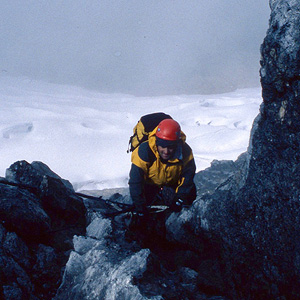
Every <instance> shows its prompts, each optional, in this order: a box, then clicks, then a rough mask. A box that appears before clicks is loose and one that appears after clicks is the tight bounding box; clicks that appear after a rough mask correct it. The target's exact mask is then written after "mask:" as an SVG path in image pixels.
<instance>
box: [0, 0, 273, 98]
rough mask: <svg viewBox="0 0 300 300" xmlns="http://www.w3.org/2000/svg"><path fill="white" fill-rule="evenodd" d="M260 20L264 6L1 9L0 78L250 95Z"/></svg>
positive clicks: (40, 5)
mask: <svg viewBox="0 0 300 300" xmlns="http://www.w3.org/2000/svg"><path fill="white" fill-rule="evenodd" d="M269 13H270V10H269V7H268V1H267V0H266V1H262V0H251V1H239V0H227V1H224V0H210V1H204V0H186V1H182V0H161V1H157V0H130V1H123V0H101V1H98V0H97V1H96V0H89V1H83V0H64V1H61V0H51V1H40V0H31V1H23V0H10V1H1V3H0V27H1V34H0V45H1V47H0V70H1V72H2V73H5V74H8V75H10V76H16V75H17V76H27V77H30V78H33V79H42V80H45V81H48V82H52V83H59V84H70V85H76V86H81V87H86V88H92V89H97V90H98V91H101V92H118V93H129V94H133V95H140V96H141V95H144V96H145V95H164V94H204V93H220V92H224V91H233V90H234V89H236V88H244V87H254V86H259V78H258V70H259V59H260V54H259V48H260V45H261V43H262V41H263V38H264V36H265V33H266V30H267V25H268V19H269Z"/></svg>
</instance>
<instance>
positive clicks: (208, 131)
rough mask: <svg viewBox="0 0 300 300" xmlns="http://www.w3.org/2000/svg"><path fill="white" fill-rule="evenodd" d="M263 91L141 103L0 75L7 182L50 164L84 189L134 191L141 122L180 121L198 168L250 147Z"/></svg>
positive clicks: (0, 163) (0, 167)
mask: <svg viewBox="0 0 300 300" xmlns="http://www.w3.org/2000/svg"><path fill="white" fill-rule="evenodd" d="M261 101H262V99H261V89H260V88H252V89H243V90H237V91H235V92H232V93H227V94H219V95H217V94H216V95H189V96H187V95H177V96H160V97H135V96H130V95H125V94H103V93H99V92H95V91H92V90H87V89H83V88H79V87H75V86H67V85H56V84H49V83H45V82H41V81H35V80H31V79H28V78H11V77H7V76H3V75H2V76H0V116H1V118H0V153H1V160H0V176H4V174H5V170H6V168H8V167H9V166H10V165H11V164H12V163H14V162H15V161H18V160H27V161H28V162H29V163H31V162H32V161H42V162H44V163H45V164H47V165H48V166H49V167H50V168H51V169H52V170H53V171H54V172H56V173H57V174H58V175H59V176H61V177H63V178H65V179H68V180H69V181H71V182H72V183H73V184H76V187H81V188H83V189H103V188H112V187H124V186H127V181H128V174H129V169H130V154H128V153H126V150H127V146H128V140H129V137H130V136H131V135H132V129H133V127H134V126H135V124H136V122H137V121H138V120H139V118H140V117H141V116H142V115H144V114H147V113H151V112H155V111H163V112H165V113H168V114H170V115H171V116H172V117H173V118H174V119H175V120H177V121H178V122H179V123H180V124H181V127H182V130H183V131H184V132H185V134H186V135H187V142H188V144H189V145H190V146H191V147H192V149H193V152H194V156H195V160H196V165H197V170H198V171H199V170H202V169H204V168H206V167H208V166H209V165H210V162H211V161H212V160H213V159H233V160H235V159H236V158H237V157H238V155H239V154H241V153H242V152H244V151H245V150H246V149H247V146H248V141H249V134H250V130H251V127H252V122H253V119H254V118H255V117H256V115H257V114H258V111H259V105H260V103H261Z"/></svg>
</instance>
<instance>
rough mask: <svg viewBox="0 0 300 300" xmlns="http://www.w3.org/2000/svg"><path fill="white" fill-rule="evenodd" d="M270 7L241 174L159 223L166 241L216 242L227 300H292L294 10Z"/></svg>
mask: <svg viewBox="0 0 300 300" xmlns="http://www.w3.org/2000/svg"><path fill="white" fill-rule="evenodd" d="M270 7H271V10H272V12H271V18H270V24H269V29H268V32H267V36H266V38H265V40H264V42H263V44H262V47H261V54H262V59H261V70H260V73H261V84H262V94H263V104H262V106H261V110H260V115H259V116H258V117H257V118H256V120H255V123H254V127H253V129H252V134H251V141H250V145H249V150H248V154H247V155H248V157H247V158H246V160H245V163H244V166H243V167H242V169H240V170H239V171H237V172H236V174H235V175H234V176H232V177H231V178H230V179H228V180H227V181H226V182H225V183H224V184H222V185H221V186H220V187H219V188H218V189H217V190H216V191H215V192H214V193H212V194H207V195H202V197H201V199H198V200H197V201H196V202H195V204H194V206H193V208H192V210H191V212H189V213H187V212H183V213H182V214H181V216H180V217H179V218H177V219H175V218H174V217H173V219H171V217H172V216H171V217H170V219H169V220H168V222H167V224H168V231H169V238H170V239H175V240H176V239H177V237H178V236H181V237H184V238H185V240H186V241H185V243H193V240H195V239H196V238H195V237H196V236H198V237H199V239H200V240H201V239H202V240H203V236H206V237H207V239H208V240H212V239H213V240H215V241H217V244H218V245H219V250H218V251H219V258H218V262H219V266H220V269H221V270H222V277H223V280H224V288H225V292H226V294H227V295H228V296H229V297H230V298H231V299H299V298H300V272H299V271H300V235H299V232H300V151H299V150H300V96H299V95H300V13H299V12H300V2H299V1H298V0H277V1H276V0H273V1H270ZM176 224H177V225H176ZM178 224H181V225H180V226H178ZM182 228H188V230H183V229H182ZM179 229H180V230H181V232H180V230H179ZM191 231H192V233H191ZM174 232H175V233H174ZM178 233H180V235H178ZM179 239H180V238H179Z"/></svg>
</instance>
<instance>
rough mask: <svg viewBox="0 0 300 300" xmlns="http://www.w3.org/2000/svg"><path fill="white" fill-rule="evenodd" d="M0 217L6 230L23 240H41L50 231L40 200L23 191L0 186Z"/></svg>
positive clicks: (49, 222) (48, 219)
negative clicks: (13, 232)
mask: <svg viewBox="0 0 300 300" xmlns="http://www.w3.org/2000/svg"><path fill="white" fill-rule="evenodd" d="M0 216H1V220H2V224H3V225H4V227H5V228H6V229H8V230H9V231H15V232H16V233H17V234H18V235H20V236H21V237H22V238H24V239H25V240H30V241H38V240H43V239H44V238H45V237H46V236H47V232H48V231H49V230H50V224H51V221H50V218H49V216H48V215H47V214H46V212H45V211H44V210H43V208H42V207H41V204H40V199H38V198H37V197H36V196H35V195H33V194H31V193H30V192H28V191H27V190H25V189H19V188H17V187H12V186H8V185H4V184H0Z"/></svg>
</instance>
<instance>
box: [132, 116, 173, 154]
mask: <svg viewBox="0 0 300 300" xmlns="http://www.w3.org/2000/svg"><path fill="white" fill-rule="evenodd" d="M164 119H172V117H171V116H170V115H167V114H165V113H163V112H157V113H152V114H148V115H144V116H142V117H141V118H140V120H139V121H138V122H137V124H136V125H135V127H134V128H133V135H132V136H131V137H130V139H129V143H128V150H127V152H128V153H129V152H130V151H133V150H134V149H135V148H137V147H138V146H139V145H140V144H141V143H143V142H145V141H147V140H148V135H149V133H150V132H151V131H153V130H154V129H155V127H156V126H157V125H158V124H159V123H160V122H161V121H162V120H164Z"/></svg>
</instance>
